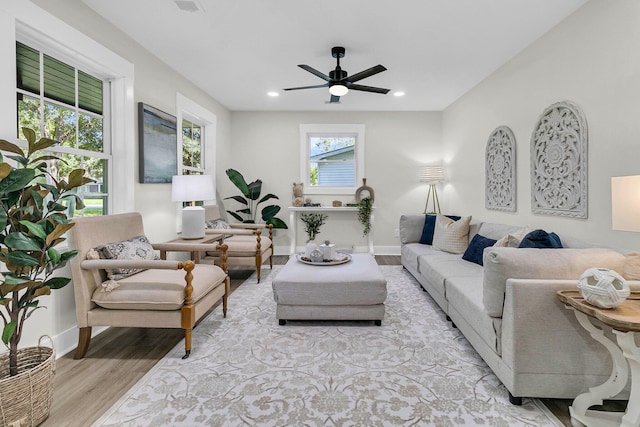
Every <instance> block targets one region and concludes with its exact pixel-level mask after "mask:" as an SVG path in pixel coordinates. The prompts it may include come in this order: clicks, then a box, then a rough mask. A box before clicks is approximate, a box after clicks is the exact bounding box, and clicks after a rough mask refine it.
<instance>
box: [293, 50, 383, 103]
mask: <svg viewBox="0 0 640 427" xmlns="http://www.w3.org/2000/svg"><path fill="white" fill-rule="evenodd" d="M344 55H345V48H344V47H342V46H336V47H334V48H332V49H331V56H333V57H334V58H336V61H337V63H336V68H335V69H334V70H332V71H330V72H329V75H326V74H324V73H321V72H320V71H318V70H316V69H315V68H312V67H310V66H308V65H305V64H300V65H298V67H300V68H302V69H303V70H305V71H308V72H310V73H311V74H313V75H315V76H317V77H320V78H321V79H322V80H324V81H325V82H326V83H325V84H321V85H314V86H302V87H290V88H287V89H284V90H300V89H316V88H321V87H328V88H329V93H330V94H331V99H330V101H329V103H332V104H335V103H339V102H340V97H341V96H344V95H346V94H347V93H349V90H358V91H362V92H372V93H380V94H387V93H388V92H389V89H383V88H379V87H373V86H363V85H358V84H355V82H357V81H360V80H362V79H365V78H367V77H371V76H373V75H375V74H378V73H381V72H383V71H386V70H387V69H386V68H385V67H384V66H383V65H376V66H374V67H371V68H368V69H366V70H364V71H360V72H359V73H356V74H354V75H352V76H349V75H348V74H347V72H346V71H345V70H343V69H342V68H341V67H340V58H344Z"/></svg>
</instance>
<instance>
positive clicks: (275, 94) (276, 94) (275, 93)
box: [267, 92, 280, 98]
mask: <svg viewBox="0 0 640 427" xmlns="http://www.w3.org/2000/svg"><path fill="white" fill-rule="evenodd" d="M267 95H269V96H271V97H273V98H275V97H276V96H280V94H279V93H278V92H267Z"/></svg>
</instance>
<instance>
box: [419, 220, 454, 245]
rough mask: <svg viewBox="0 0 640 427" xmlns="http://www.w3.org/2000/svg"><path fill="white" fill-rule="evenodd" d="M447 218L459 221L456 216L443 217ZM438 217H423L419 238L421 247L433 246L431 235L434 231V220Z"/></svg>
mask: <svg viewBox="0 0 640 427" xmlns="http://www.w3.org/2000/svg"><path fill="white" fill-rule="evenodd" d="M445 216H446V217H447V218H449V219H452V220H454V221H457V220H459V219H460V217H459V216H457V215H445ZM437 217H438V216H437V215H435V214H427V215H425V216H424V226H423V227H422V235H421V236H420V243H422V244H423V245H432V244H433V233H434V232H435V229H436V218H437Z"/></svg>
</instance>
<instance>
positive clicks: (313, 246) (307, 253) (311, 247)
mask: <svg viewBox="0 0 640 427" xmlns="http://www.w3.org/2000/svg"><path fill="white" fill-rule="evenodd" d="M316 249H318V245H317V244H316V242H314V241H313V240H309V241H308V242H307V244H306V245H305V247H304V256H305V257H307V258H309V259H311V252H313V251H315V250H316Z"/></svg>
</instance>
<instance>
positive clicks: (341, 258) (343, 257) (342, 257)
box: [296, 252, 351, 266]
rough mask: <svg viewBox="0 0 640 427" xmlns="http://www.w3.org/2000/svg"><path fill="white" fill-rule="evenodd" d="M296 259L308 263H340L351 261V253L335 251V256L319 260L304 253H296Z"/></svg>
mask: <svg viewBox="0 0 640 427" xmlns="http://www.w3.org/2000/svg"><path fill="white" fill-rule="evenodd" d="M296 259H297V260H298V261H300V262H302V263H304V264H309V265H323V266H324V265H340V264H344V263H346V262H349V261H351V255H350V254H345V253H340V252H337V253H336V256H335V258H333V259H324V258H323V259H322V260H321V261H317V262H316V261H313V260H312V259H311V258H310V257H308V256H305V254H302V253H300V254H296Z"/></svg>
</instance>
